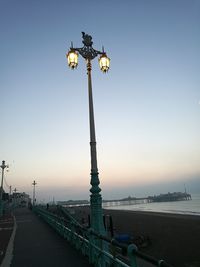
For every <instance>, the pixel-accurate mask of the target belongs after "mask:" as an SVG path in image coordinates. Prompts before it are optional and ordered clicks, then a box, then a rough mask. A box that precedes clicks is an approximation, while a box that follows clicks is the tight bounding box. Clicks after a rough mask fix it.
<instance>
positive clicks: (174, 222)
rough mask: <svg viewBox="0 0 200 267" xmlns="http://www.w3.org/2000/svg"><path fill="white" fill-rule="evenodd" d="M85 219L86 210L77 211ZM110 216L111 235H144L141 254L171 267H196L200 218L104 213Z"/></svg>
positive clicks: (199, 257)
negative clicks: (111, 222) (146, 242)
mask: <svg viewBox="0 0 200 267" xmlns="http://www.w3.org/2000/svg"><path fill="white" fill-rule="evenodd" d="M79 209H81V210H79V216H81V217H84V218H85V219H87V215H88V213H89V208H86V207H84V208H79ZM104 214H105V215H111V216H112V219H113V225H114V228H115V234H130V235H131V236H132V237H138V236H141V235H142V236H143V235H145V236H148V237H149V239H150V244H149V245H148V246H146V247H144V248H140V249H141V251H143V252H144V253H147V254H149V255H151V256H154V257H156V258H157V259H164V260H166V261H167V262H168V263H170V264H171V265H173V266H174V267H200V216H192V215H177V214H169V213H154V212H139V211H137V212H135V211H123V210H108V209H105V210H104Z"/></svg>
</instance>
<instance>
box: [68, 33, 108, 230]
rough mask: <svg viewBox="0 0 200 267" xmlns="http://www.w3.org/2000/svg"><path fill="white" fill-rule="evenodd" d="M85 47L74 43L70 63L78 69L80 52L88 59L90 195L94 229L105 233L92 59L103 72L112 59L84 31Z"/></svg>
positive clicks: (70, 65)
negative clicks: (97, 60)
mask: <svg viewBox="0 0 200 267" xmlns="http://www.w3.org/2000/svg"><path fill="white" fill-rule="evenodd" d="M82 38H83V41H82V43H83V45H84V46H83V47H81V48H74V47H73V43H71V47H70V50H69V52H68V53H67V55H66V56H67V60H68V65H69V67H70V68H71V69H76V68H77V66H78V57H79V54H80V55H81V56H82V57H83V58H84V59H85V60H86V67H87V75H88V94H89V123H90V154H91V181H90V184H91V186H92V187H91V189H90V192H91V195H90V208H91V216H90V218H91V227H92V229H93V230H95V231H97V232H98V233H100V234H105V228H104V225H103V212H102V197H101V194H100V192H101V188H100V187H99V184H100V181H99V176H98V175H99V172H98V167H97V153H96V137H95V122H94V109H93V96H92V78H91V71H92V63H91V61H92V60H93V59H94V58H95V57H97V56H100V57H99V66H100V69H101V71H102V72H103V73H106V72H108V70H109V67H110V59H109V58H108V57H107V55H106V53H105V52H104V49H103V50H102V52H101V51H98V50H95V49H94V48H93V47H92V45H93V42H92V36H90V35H88V34H85V33H84V32H82Z"/></svg>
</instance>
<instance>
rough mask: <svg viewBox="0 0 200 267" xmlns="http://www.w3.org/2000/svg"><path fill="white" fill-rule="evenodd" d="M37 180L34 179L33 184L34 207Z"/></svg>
mask: <svg viewBox="0 0 200 267" xmlns="http://www.w3.org/2000/svg"><path fill="white" fill-rule="evenodd" d="M36 184H37V183H36V181H35V180H34V181H33V183H32V185H33V207H34V206H35V186H36Z"/></svg>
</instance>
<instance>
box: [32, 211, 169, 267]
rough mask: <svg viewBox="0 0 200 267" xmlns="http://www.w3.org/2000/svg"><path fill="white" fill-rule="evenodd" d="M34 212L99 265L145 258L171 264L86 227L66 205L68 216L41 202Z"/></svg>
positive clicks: (123, 266) (126, 264)
mask: <svg viewBox="0 0 200 267" xmlns="http://www.w3.org/2000/svg"><path fill="white" fill-rule="evenodd" d="M34 212H35V213H36V214H38V215H39V216H40V217H41V218H42V219H43V220H45V221H46V222H47V223H48V224H49V225H50V226H52V227H53V228H54V229H55V230H56V231H57V232H58V233H59V234H60V235H61V236H62V237H64V238H65V239H67V240H68V241H69V242H70V243H72V244H73V245H74V246H75V247H76V249H78V250H79V251H81V253H82V254H83V255H85V256H87V257H88V258H89V262H90V263H91V264H94V266H96V267H108V266H112V267H130V266H131V267H139V266H140V267H142V266H143V264H142V261H145V266H152V265H154V266H158V267H171V265H169V264H167V263H166V262H165V261H163V260H157V259H155V258H153V257H151V256H149V255H146V254H144V253H142V252H140V251H138V249H137V247H136V246H135V245H134V244H131V245H125V244H122V243H119V242H118V241H116V240H115V239H110V238H108V237H106V236H102V235H100V234H98V233H96V232H94V231H93V230H92V229H88V228H85V227H83V226H82V225H81V224H80V223H78V222H77V221H76V220H75V219H74V218H73V217H72V216H71V215H70V214H69V213H68V212H67V211H66V210H65V209H63V212H64V213H65V215H66V216H67V219H65V218H64V217H61V216H58V215H56V214H53V213H51V212H49V211H47V210H46V209H44V208H42V207H39V206H35V207H34ZM141 260H142V261H141ZM147 263H149V264H151V265H148V264H147Z"/></svg>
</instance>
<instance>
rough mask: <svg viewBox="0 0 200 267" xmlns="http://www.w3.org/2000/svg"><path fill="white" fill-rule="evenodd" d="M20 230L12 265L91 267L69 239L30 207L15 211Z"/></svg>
mask: <svg viewBox="0 0 200 267" xmlns="http://www.w3.org/2000/svg"><path fill="white" fill-rule="evenodd" d="M15 218H16V223H17V230H16V235H15V239H14V249H13V258H12V262H11V267H46V266H47V267H51V266H52V267H53V266H55V267H80V266H81V267H89V266H90V267H91V265H90V264H89V262H88V259H87V258H85V257H83V256H82V255H81V254H79V252H78V251H77V250H76V249H75V248H73V247H72V246H71V245H70V244H69V243H68V242H67V241H66V240H64V239H63V238H62V237H60V236H59V235H58V234H57V233H56V232H55V231H54V230H53V229H51V228H50V227H49V226H48V225H47V224H46V223H45V222H43V221H42V220H40V218H38V217H37V216H36V215H35V214H34V213H33V212H32V211H30V210H28V209H27V208H21V209H17V210H16V211H15Z"/></svg>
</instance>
